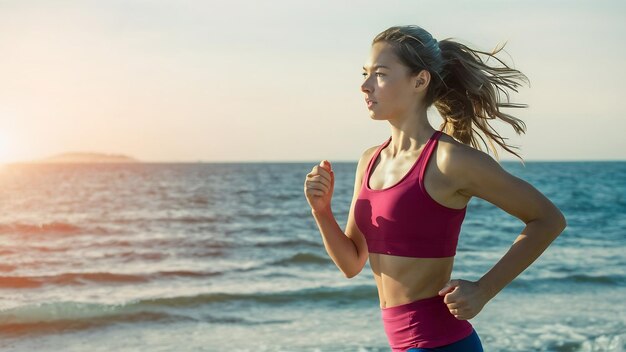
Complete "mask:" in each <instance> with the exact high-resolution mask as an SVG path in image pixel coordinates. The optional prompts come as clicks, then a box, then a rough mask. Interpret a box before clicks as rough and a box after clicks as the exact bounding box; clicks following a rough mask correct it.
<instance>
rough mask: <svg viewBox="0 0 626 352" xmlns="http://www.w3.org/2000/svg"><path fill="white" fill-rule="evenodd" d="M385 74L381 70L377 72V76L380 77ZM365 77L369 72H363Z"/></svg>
mask: <svg viewBox="0 0 626 352" xmlns="http://www.w3.org/2000/svg"><path fill="white" fill-rule="evenodd" d="M384 75H385V74H384V73H380V72H376V76H378V77H383V76H384ZM363 77H367V73H365V72H364V73H363Z"/></svg>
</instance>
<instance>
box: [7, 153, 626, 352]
mask: <svg viewBox="0 0 626 352" xmlns="http://www.w3.org/2000/svg"><path fill="white" fill-rule="evenodd" d="M314 165H316V162H311V163H135V164H133V163H129V164H65V165H62V164H38V165H37V164H33V165H27V164H15V165H5V166H3V167H0V350H2V351H89V352H96V351H320V352H322V351H323V352H326V351H328V352H341V351H390V348H389V346H388V344H387V341H386V336H385V334H384V330H383V326H382V322H381V319H380V308H379V302H378V296H377V294H376V286H375V284H374V278H373V275H372V273H371V269H370V266H369V263H368V264H367V265H366V267H365V268H364V269H363V271H362V272H361V273H360V274H359V275H358V276H356V277H354V278H352V279H346V278H345V277H344V276H343V275H342V274H341V272H340V271H339V270H338V269H337V267H336V266H335V265H334V263H333V262H332V261H331V259H330V258H329V256H328V255H327V253H326V252H325V250H324V246H323V243H322V239H321V236H320V233H319V231H318V229H317V227H316V225H315V221H314V220H313V218H312V217H311V213H310V208H309V207H308V204H307V202H306V200H305V198H304V194H303V185H304V180H305V177H306V174H307V173H308V172H310V170H311V168H312V167H313V166H314ZM502 165H503V167H504V168H505V169H506V170H508V171H509V172H511V173H512V174H514V175H516V176H518V177H520V178H522V179H524V180H526V181H527V182H529V183H531V184H532V185H533V186H535V187H536V188H537V189H538V190H539V191H541V192H542V193H544V194H545V195H546V196H547V197H548V198H550V199H551V200H552V201H553V202H554V203H555V204H556V205H557V206H558V207H559V208H560V209H561V211H562V212H563V213H564V214H565V216H566V218H567V221H568V226H567V228H566V229H565V231H563V233H562V234H561V235H560V236H559V237H558V238H557V239H556V240H555V241H554V242H553V243H552V245H551V246H550V247H549V248H548V249H547V250H546V251H545V252H544V253H543V254H542V255H541V256H540V257H539V258H538V259H537V260H536V261H535V262H534V263H533V264H532V265H531V266H530V267H529V268H528V269H527V270H526V271H524V272H523V273H522V274H521V275H520V276H518V277H517V278H516V279H515V280H514V281H513V282H512V283H511V284H509V285H508V286H507V287H505V288H504V289H503V290H502V291H501V292H500V293H499V294H498V295H497V296H496V297H495V298H493V299H492V300H491V301H490V302H489V303H487V305H486V306H485V307H484V308H483V310H482V311H481V312H480V313H479V314H478V316H476V317H475V318H473V319H471V320H470V322H471V323H472V325H474V328H475V329H476V331H477V332H478V334H479V336H480V338H481V340H482V342H483V346H484V347H485V351H489V352H492V351H493V352H495V351H623V350H624V347H625V346H626V313H625V312H626V303H625V299H626V270H625V269H626V256H625V254H626V236H625V232H626V230H625V229H626V162H621V161H618V162H601V161H597V162H533V161H528V162H526V165H525V166H524V165H522V164H521V163H519V162H508V161H504V162H502ZM333 168H334V170H335V175H336V181H335V182H336V183H335V194H334V196H333V200H332V202H333V203H332V207H333V210H334V211H335V217H336V218H337V220H338V222H339V225H340V227H341V228H345V224H346V219H347V216H348V210H349V206H350V201H351V197H352V191H353V184H354V172H355V169H356V163H348V162H345V163H341V162H333ZM523 228H524V223H523V222H521V221H520V220H519V219H517V218H515V217H512V216H511V215H509V214H508V213H506V212H504V211H502V210H501V209H499V208H497V207H495V206H494V205H492V204H491V203H488V202H486V201H483V200H482V199H480V198H473V199H472V200H471V201H470V203H469V204H468V209H467V214H466V218H465V221H464V223H463V226H462V229H461V235H460V238H459V245H458V250H457V255H456V258H455V263H454V270H453V273H452V278H460V279H466V280H478V279H479V278H480V277H481V276H482V275H483V274H484V273H486V272H487V271H488V270H489V269H490V268H491V267H492V266H493V265H494V264H495V263H496V262H497V261H498V259H499V258H500V257H501V256H502V255H504V253H505V252H506V251H507V250H508V248H509V247H510V246H511V244H512V243H513V241H514V240H515V238H516V237H517V236H518V234H519V233H520V232H521V231H522V229H523Z"/></svg>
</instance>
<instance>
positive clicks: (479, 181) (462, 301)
mask: <svg viewBox="0 0 626 352" xmlns="http://www.w3.org/2000/svg"><path fill="white" fill-rule="evenodd" d="M448 157H449V160H448V161H449V162H448V163H446V164H447V165H450V166H449V167H448V170H446V173H448V174H449V175H451V176H453V177H455V179H457V180H462V181H461V182H462V184H461V185H462V186H460V187H459V190H458V192H459V193H460V194H463V195H466V196H476V197H479V198H481V199H484V200H486V201H488V202H490V203H492V204H494V205H496V206H497V207H499V208H500V209H502V210H504V211H506V212H507V213H509V214H511V215H513V216H515V217H517V218H519V219H520V220H521V221H523V222H524V223H525V224H526V227H525V228H524V230H523V231H522V232H521V234H519V236H517V238H516V239H515V241H514V242H513V245H512V246H511V248H510V249H509V250H508V251H507V252H506V254H505V255H504V256H503V257H502V258H501V259H500V260H499V261H498V262H497V263H496V264H495V265H494V266H493V267H492V268H491V270H489V271H488V272H487V273H486V274H485V275H483V276H482V277H481V278H480V279H479V280H478V281H476V282H471V281H466V280H450V282H448V283H447V284H446V286H444V287H443V288H442V290H441V291H440V292H439V294H440V295H446V297H445V299H444V301H445V302H446V304H447V305H448V308H449V309H450V311H451V313H452V314H454V315H455V316H456V317H457V319H471V318H472V317H474V316H475V315H476V314H478V312H480V310H481V309H482V308H483V306H484V305H485V304H486V303H487V302H488V301H489V300H490V299H492V298H493V297H494V296H495V295H497V294H498V292H500V290H502V289H503V288H504V287H505V286H506V285H508V284H509V283H510V282H511V281H513V279H515V278H516V277H517V276H518V275H519V274H520V273H522V272H523V271H524V270H525V269H526V268H527V267H528V266H529V265H530V264H532V263H533V262H534V261H535V260H536V259H537V258H538V257H539V256H540V255H541V253H543V252H544V251H545V250H546V248H547V247H548V246H549V245H550V243H552V241H554V239H556V238H557V237H558V236H559V234H561V232H562V231H563V230H564V229H565V227H566V226H567V223H566V220H565V217H564V216H563V213H561V211H560V210H559V209H558V208H557V207H556V206H555V205H554V204H553V203H552V202H551V201H550V200H549V199H548V198H546V197H545V196H544V195H543V194H542V193H541V192H539V191H538V190H537V189H536V188H535V187H533V186H532V185H531V184H529V183H528V182H526V181H524V180H522V179H520V178H517V177H515V176H514V175H511V174H510V173H508V172H507V171H506V170H504V169H503V168H502V167H501V166H500V164H499V163H498V162H497V161H496V160H494V159H493V158H492V157H491V156H489V155H488V154H486V153H484V152H481V151H478V150H475V149H472V148H461V149H460V150H457V151H456V152H453V153H450V154H449V155H448Z"/></svg>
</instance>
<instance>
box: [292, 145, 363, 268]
mask: <svg viewBox="0 0 626 352" xmlns="http://www.w3.org/2000/svg"><path fill="white" fill-rule="evenodd" d="M373 149H375V148H373ZM372 152H373V150H372V148H370V149H368V150H366V151H365V152H364V153H363V155H361V158H360V160H359V163H358V165H357V168H356V175H355V180H354V192H353V196H352V203H351V205H350V212H349V214H348V221H347V224H346V231H345V233H344V232H343V231H342V230H341V228H340V227H339V224H337V221H336V220H335V216H334V215H333V212H332V209H331V207H330V200H331V197H332V192H333V190H334V172H333V171H332V169H331V168H330V164H329V163H326V162H325V161H322V163H320V165H316V166H315V167H313V170H312V171H311V173H309V174H308V175H307V181H306V182H305V187H304V188H305V195H306V197H307V201H308V202H309V205H311V214H312V215H313V218H314V219H315V222H316V224H317V227H318V228H319V230H320V234H321V236H322V240H323V242H324V247H325V248H326V252H328V255H329V256H330V257H331V259H332V260H333V262H334V263H335V265H337V267H338V268H339V270H341V272H343V274H344V275H345V276H346V277H347V278H352V277H354V276H356V275H357V274H359V273H360V272H361V270H362V269H363V267H364V266H365V263H366V262H367V258H368V257H369V253H368V251H367V243H366V242H365V236H363V233H362V232H361V231H360V230H359V228H358V227H357V226H356V223H355V221H354V205H355V203H356V199H357V197H358V194H359V190H360V188H361V181H362V179H363V178H362V177H363V173H364V172H365V168H366V166H367V160H369V157H370V156H371V153H372Z"/></svg>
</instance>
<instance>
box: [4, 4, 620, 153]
mask: <svg viewBox="0 0 626 352" xmlns="http://www.w3.org/2000/svg"><path fill="white" fill-rule="evenodd" d="M406 24H414V25H419V26H421V27H423V28H425V29H426V30H428V31H429V32H430V33H431V34H432V35H433V36H434V37H435V38H436V39H438V40H442V39H445V38H449V37H452V38H454V39H455V40H458V41H460V42H462V43H464V44H466V45H470V46H471V47H473V48H475V49H479V50H483V51H491V50H493V49H494V48H495V47H496V46H497V45H499V44H502V43H505V42H506V46H505V49H504V50H503V51H502V52H501V53H500V54H499V57H500V58H501V59H502V60H504V61H505V62H507V64H509V65H510V66H512V67H514V68H516V69H518V70H520V71H522V72H523V73H524V74H526V76H528V78H529V79H530V86H528V85H525V86H523V87H521V88H520V90H519V93H514V92H512V94H511V100H512V102H518V103H525V104H528V105H529V108H527V109H504V110H503V111H505V112H507V113H511V114H513V115H514V116H516V117H519V118H521V119H522V120H524V121H525V123H526V126H527V131H526V133H525V134H522V135H521V136H518V135H517V134H516V133H515V131H514V130H513V128H512V127H511V126H510V125H508V124H506V123H497V122H496V123H493V126H494V128H496V129H497V131H498V132H499V133H500V134H501V135H502V136H503V137H505V138H508V140H507V142H508V143H509V144H511V145H513V146H516V147H518V148H519V149H514V150H515V151H517V152H518V153H519V154H520V156H521V157H522V158H524V160H525V161H533V160H564V161H569V160H626V138H624V133H625V132H626V116H625V114H626V113H625V112H624V109H623V106H622V105H621V102H622V101H624V99H626V94H625V93H626V89H625V88H624V87H625V84H624V82H625V81H626V69H625V68H624V64H625V63H626V46H624V45H623V40H624V37H625V36H626V2H623V1H523V2H522V1H508V0H504V1H495V0H493V1H484V0H480V1H417V0H406V1H397V0H396V1H394V0H391V1H369V0H362V1H358V2H349V1H337V0H320V1H293V0H280V1H263V2H262V1H252V0H250V1H236V0H230V1H187V0H177V1H127V0H123V1H122V0H107V1H88V0H87V1H63V0H60V1H28V0H24V1H22V0H15V1H5V0H0V53H1V54H0V163H6V162H14V161H23V160H32V159H39V158H44V157H48V156H52V155H56V154H60V153H65V152H95V153H105V154H124V155H128V156H131V157H134V158H137V159H139V160H142V161H146V162H196V161H203V162H239V161H241V162H282V161H284V162H292V161H306V162H309V161H312V162H319V161H321V160H323V159H327V160H329V161H331V163H332V162H342V161H349V162H356V161H358V159H359V157H360V155H361V154H362V152H363V151H364V150H365V149H367V148H369V147H372V146H375V145H379V144H381V143H382V142H384V141H385V140H386V139H387V138H388V137H389V135H390V133H391V132H390V126H389V123H388V122H387V121H375V120H372V119H371V118H370V115H369V113H368V110H367V108H366V106H365V103H364V99H363V93H362V92H361V91H360V85H361V83H362V79H363V77H362V76H361V73H362V66H363V65H364V64H365V61H366V60H367V57H368V54H369V49H370V45H371V40H372V39H373V38H374V36H375V35H376V34H378V33H379V32H381V31H383V30H385V29H386V28H388V27H390V26H394V25H406ZM620 43H622V44H620ZM429 121H430V122H431V125H432V126H433V127H435V128H437V127H439V125H440V123H441V122H442V120H441V117H440V116H439V115H438V113H437V111H436V109H434V108H431V109H429ZM490 154H492V155H493V153H492V152H490ZM498 156H499V159H500V160H503V161H506V160H518V159H517V158H516V157H515V156H514V155H512V154H510V153H508V152H506V151H505V150H503V149H502V148H500V149H499V150H498Z"/></svg>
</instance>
